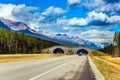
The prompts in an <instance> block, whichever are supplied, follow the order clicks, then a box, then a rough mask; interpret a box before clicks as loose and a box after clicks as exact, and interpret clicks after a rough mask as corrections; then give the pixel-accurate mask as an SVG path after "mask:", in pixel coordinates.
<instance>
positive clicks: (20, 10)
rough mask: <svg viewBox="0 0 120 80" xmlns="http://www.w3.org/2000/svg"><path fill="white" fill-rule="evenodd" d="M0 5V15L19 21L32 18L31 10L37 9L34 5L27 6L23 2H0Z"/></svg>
mask: <svg viewBox="0 0 120 80" xmlns="http://www.w3.org/2000/svg"><path fill="white" fill-rule="evenodd" d="M0 6H1V7H0V17H3V18H5V19H10V20H13V21H21V22H25V21H27V20H29V19H32V16H33V15H32V13H31V11H34V10H37V8H36V7H27V6H26V5H24V4H19V5H14V4H0ZM3 13H4V14H3Z"/></svg>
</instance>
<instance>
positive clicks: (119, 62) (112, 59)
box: [99, 56, 120, 66]
mask: <svg viewBox="0 0 120 80" xmlns="http://www.w3.org/2000/svg"><path fill="white" fill-rule="evenodd" d="M99 58H101V59H104V60H107V61H109V62H112V63H114V64H117V65H119V66H120V58H119V57H112V56H100V57H99Z"/></svg>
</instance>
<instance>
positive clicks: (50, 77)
mask: <svg viewBox="0 0 120 80" xmlns="http://www.w3.org/2000/svg"><path fill="white" fill-rule="evenodd" d="M0 80H95V79H94V76H93V74H92V72H91V69H90V66H89V63H88V59H87V56H77V55H73V56H64V57H56V58H47V59H36V60H27V61H17V62H9V63H0Z"/></svg>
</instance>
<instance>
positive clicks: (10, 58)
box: [0, 54, 66, 62]
mask: <svg viewBox="0 0 120 80" xmlns="http://www.w3.org/2000/svg"><path fill="white" fill-rule="evenodd" d="M59 56H66V55H65V54H15V55H0V62H13V61H22V60H31V59H43V58H52V57H59Z"/></svg>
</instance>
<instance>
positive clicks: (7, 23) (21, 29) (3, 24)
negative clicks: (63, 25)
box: [0, 18, 79, 46]
mask: <svg viewBox="0 0 120 80" xmlns="http://www.w3.org/2000/svg"><path fill="white" fill-rule="evenodd" d="M0 28H5V29H7V30H10V31H12V32H18V33H25V34H26V35H29V36H33V37H37V38H39V39H41V40H46V41H51V42H55V43H58V44H60V45H64V46H79V44H78V43H77V42H73V41H68V40H63V39H55V38H51V37H48V36H45V35H42V34H40V33H38V32H36V31H35V30H32V29H30V28H29V27H28V26H27V25H26V24H25V23H22V22H16V21H11V20H7V19H3V18H0Z"/></svg>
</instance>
